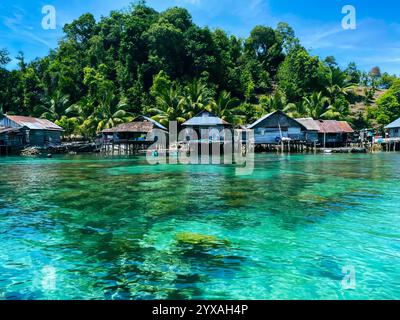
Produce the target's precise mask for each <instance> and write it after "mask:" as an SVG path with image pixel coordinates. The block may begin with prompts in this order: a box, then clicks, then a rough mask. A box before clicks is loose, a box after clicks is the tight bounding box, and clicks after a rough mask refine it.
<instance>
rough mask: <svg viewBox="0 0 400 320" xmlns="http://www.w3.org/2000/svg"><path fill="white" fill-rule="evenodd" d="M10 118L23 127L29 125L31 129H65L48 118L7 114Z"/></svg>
mask: <svg viewBox="0 0 400 320" xmlns="http://www.w3.org/2000/svg"><path fill="white" fill-rule="evenodd" d="M6 117H7V118H8V119H10V120H11V121H13V122H15V123H16V124H18V125H19V126H21V127H27V128H28V129H31V130H53V131H63V129H62V128H61V127H59V126H58V125H56V124H55V123H53V122H51V121H49V120H47V119H38V118H32V117H25V116H9V115H6Z"/></svg>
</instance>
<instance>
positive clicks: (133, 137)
mask: <svg viewBox="0 0 400 320" xmlns="http://www.w3.org/2000/svg"><path fill="white" fill-rule="evenodd" d="M156 129H158V130H161V131H163V132H165V133H167V131H168V129H167V128H166V127H164V126H163V125H162V124H160V123H158V122H157V121H155V120H153V119H151V118H148V117H145V116H139V117H137V118H135V119H134V120H133V121H131V122H127V123H122V124H120V125H117V126H116V127H113V128H109V129H105V130H103V131H102V132H101V134H102V146H103V150H105V151H106V152H111V153H114V146H118V152H124V153H135V152H137V151H139V150H145V149H147V148H148V147H149V146H150V145H151V144H153V143H154V142H156V141H157V135H156V134H155V135H153V133H154V130H156ZM153 136H154V138H153Z"/></svg>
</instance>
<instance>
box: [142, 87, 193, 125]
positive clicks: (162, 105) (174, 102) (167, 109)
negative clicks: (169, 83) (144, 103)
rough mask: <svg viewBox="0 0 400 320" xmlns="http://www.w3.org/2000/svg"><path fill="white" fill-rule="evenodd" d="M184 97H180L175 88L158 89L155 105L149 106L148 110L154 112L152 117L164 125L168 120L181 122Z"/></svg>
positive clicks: (183, 120)
mask: <svg viewBox="0 0 400 320" xmlns="http://www.w3.org/2000/svg"><path fill="white" fill-rule="evenodd" d="M184 105H185V99H184V98H183V97H181V95H180V94H179V93H178V91H177V90H176V89H175V88H172V87H171V88H169V89H166V90H160V92H157V96H156V107H154V108H149V109H148V112H149V113H151V114H154V116H153V119H154V120H156V121H158V122H160V123H161V124H162V125H164V126H168V123H169V122H170V121H177V122H178V123H183V122H185V121H186V118H185V117H184Z"/></svg>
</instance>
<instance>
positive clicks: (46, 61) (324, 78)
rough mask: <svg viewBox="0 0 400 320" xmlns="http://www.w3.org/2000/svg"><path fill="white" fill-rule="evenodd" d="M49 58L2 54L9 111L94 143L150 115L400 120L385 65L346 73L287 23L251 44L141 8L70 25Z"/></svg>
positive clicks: (172, 13) (0, 106)
mask: <svg viewBox="0 0 400 320" xmlns="http://www.w3.org/2000/svg"><path fill="white" fill-rule="evenodd" d="M63 31H64V37H63V38H62V39H60V41H59V45H58V47H57V48H56V49H54V50H52V51H51V52H50V53H49V55H47V56H45V57H42V58H38V59H36V60H34V61H32V62H29V63H27V62H26V61H25V58H24V54H23V53H22V52H21V53H20V54H19V55H18V57H17V59H18V69H17V70H12V71H8V70H6V69H5V66H6V64H7V63H8V62H9V61H10V57H9V54H8V52H7V49H6V48H4V49H2V50H1V51H0V92H1V96H0V112H3V113H9V114H22V115H31V116H35V117H43V118H47V119H49V120H51V121H55V122H56V123H57V124H59V125H61V126H62V127H63V128H64V129H65V132H66V134H72V133H74V134H79V135H83V136H86V137H93V136H94V135H95V134H96V133H97V132H99V131H101V130H102V129H104V128H109V127H112V126H115V125H117V124H119V123H122V122H126V121H129V120H131V119H132V118H133V117H134V116H135V115H139V114H145V115H149V116H152V117H153V118H154V119H156V120H158V121H160V122H161V123H163V124H167V123H168V121H171V120H177V121H178V122H180V123H182V122H183V121H185V120H186V119H188V118H190V117H192V116H193V115H195V114H196V113H198V112H200V111H201V110H203V109H208V110H210V111H213V112H214V113H216V114H217V115H218V116H220V117H222V118H223V119H225V120H227V121H229V122H232V123H234V124H237V125H239V124H246V123H251V122H252V121H254V120H256V119H257V118H259V117H261V116H262V115H264V114H266V113H268V112H271V111H274V110H277V109H281V110H284V111H285V112H287V113H288V114H290V115H292V116H294V117H309V116H310V117H314V118H316V119H340V120H347V121H349V122H351V123H352V124H353V126H355V127H356V128H363V127H370V126H374V127H377V128H382V126H383V125H385V124H387V123H388V122H390V121H393V120H394V119H396V118H397V117H400V82H399V80H398V79H397V77H396V76H392V75H389V74H386V73H384V74H381V72H380V70H379V68H378V67H376V68H373V69H372V70H371V71H370V72H361V71H360V70H358V69H357V67H356V64H355V63H354V62H352V63H350V64H349V65H348V67H346V68H340V67H339V66H338V64H337V63H336V61H335V58H334V57H332V56H329V57H326V58H320V57H316V56H312V55H311V54H310V53H309V52H308V51H307V50H306V49H305V48H304V47H303V46H302V45H301V43H300V41H299V40H298V39H297V38H296V36H295V32H294V30H293V29H292V28H291V27H290V26H289V25H288V24H287V23H283V22H282V23H279V24H278V25H277V27H276V28H275V29H273V28H271V27H267V26H255V27H254V29H253V30H252V31H251V33H250V35H249V37H248V38H246V39H240V38H238V37H236V36H234V35H230V34H227V33H226V32H225V31H224V30H221V29H215V30H210V29H209V28H207V27H199V26H197V25H196V24H194V23H193V21H192V17H191V15H190V14H189V12H188V11H187V10H186V9H182V8H178V7H174V8H170V9H168V10H166V11H163V12H156V11H155V10H154V9H152V8H150V7H148V6H147V5H146V4H145V2H143V1H141V2H139V3H137V4H134V5H132V6H131V7H130V8H129V9H127V10H123V11H113V12H111V13H110V14H109V16H106V17H102V18H101V20H100V21H96V20H95V19H94V17H93V16H92V15H91V14H89V13H88V14H84V15H82V16H81V17H80V18H79V19H77V20H75V21H73V22H72V23H70V24H66V25H65V26H64V28H63Z"/></svg>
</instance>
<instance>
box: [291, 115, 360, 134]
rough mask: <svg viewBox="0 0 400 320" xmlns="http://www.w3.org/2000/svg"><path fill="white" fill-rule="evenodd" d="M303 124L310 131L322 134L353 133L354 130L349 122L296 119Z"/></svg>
mask: <svg viewBox="0 0 400 320" xmlns="http://www.w3.org/2000/svg"><path fill="white" fill-rule="evenodd" d="M296 120H297V121H298V122H300V123H301V124H303V125H304V126H305V127H306V128H307V130H309V131H318V132H320V133H353V132H354V130H353V128H352V127H351V126H350V125H349V123H348V122H347V121H336V120H314V119H312V118H302V119H296Z"/></svg>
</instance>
